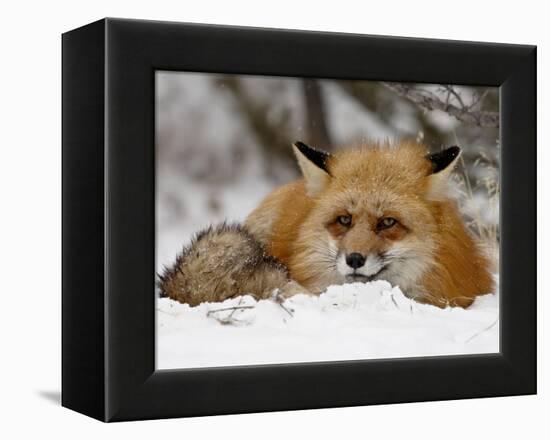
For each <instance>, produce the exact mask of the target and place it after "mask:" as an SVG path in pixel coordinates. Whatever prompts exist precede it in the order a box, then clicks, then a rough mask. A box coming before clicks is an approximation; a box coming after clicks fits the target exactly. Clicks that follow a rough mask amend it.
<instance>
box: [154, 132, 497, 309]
mask: <svg viewBox="0 0 550 440" xmlns="http://www.w3.org/2000/svg"><path fill="white" fill-rule="evenodd" d="M293 149H294V153H295V155H296V158H297V160H298V164H299V166H300V169H301V171H302V174H303V178H302V179H300V180H298V181H295V182H292V183H289V184H287V185H284V186H282V187H280V188H279V189H277V190H275V191H274V192H273V193H271V194H270V195H268V196H267V198H266V199H265V200H264V201H263V202H262V203H261V204H260V206H258V207H257V208H256V209H255V210H254V211H253V212H252V213H251V214H250V215H249V216H248V218H247V219H246V222H245V225H244V226H227V225H222V226H219V227H217V228H210V229H208V230H207V231H206V232H204V233H202V235H200V236H198V237H197V239H196V240H195V241H194V242H193V243H192V244H191V246H190V247H188V248H186V249H185V250H184V252H183V253H182V255H181V256H180V257H179V258H178V260H177V261H176V263H175V265H174V266H173V267H172V268H170V269H167V270H166V271H165V273H164V274H163V276H161V282H160V289H161V295H163V296H168V297H171V298H173V299H176V300H178V301H181V302H184V303H188V304H191V305H196V304H199V303H201V302H204V301H219V300H223V299H226V298H229V297H232V296H236V295H241V294H246V293H249V294H252V295H255V296H256V297H257V298H268V297H270V296H272V295H273V294H274V292H275V293H276V294H278V295H281V296H280V297H279V298H281V297H282V298H287V297H289V296H292V295H294V294H296V293H309V294H320V293H321V292H323V291H324V290H326V288H327V287H328V286H329V285H331V284H343V283H346V282H368V281H371V280H379V279H381V280H387V281H388V282H390V283H391V284H392V285H397V286H399V287H400V288H401V290H402V291H403V293H405V294H406V295H407V296H409V297H410V298H413V299H415V300H417V301H419V302H423V303H429V304H432V305H436V306H439V307H446V306H448V305H450V306H461V307H467V306H469V305H470V304H471V303H472V302H473V300H474V298H475V297H476V296H477V295H481V294H486V293H490V292H492V291H493V280H492V276H491V273H490V270H489V267H490V262H489V259H488V257H487V256H486V255H485V254H484V253H483V251H482V249H481V248H480V247H479V245H478V244H477V243H476V241H475V240H474V238H473V237H472V236H471V235H470V233H469V232H468V230H467V229H466V227H465V225H464V222H463V220H462V218H461V216H460V213H459V211H458V208H457V206H456V204H455V201H454V200H453V199H452V198H450V197H449V196H448V194H447V186H448V185H447V183H448V179H449V175H450V173H451V171H452V169H453V168H454V165H455V163H456V160H457V159H458V157H459V155H460V149H459V148H458V147H450V148H447V149H445V150H443V151H441V152H439V153H435V154H428V152H427V149H426V147H424V146H422V145H420V144H416V143H413V142H398V143H396V144H390V143H384V144H368V145H362V146H360V147H358V148H352V149H345V150H340V151H338V152H336V153H334V154H328V153H325V152H322V151H320V150H317V149H314V148H311V147H309V146H307V145H305V144H304V143H301V142H296V143H295V144H294V145H293Z"/></svg>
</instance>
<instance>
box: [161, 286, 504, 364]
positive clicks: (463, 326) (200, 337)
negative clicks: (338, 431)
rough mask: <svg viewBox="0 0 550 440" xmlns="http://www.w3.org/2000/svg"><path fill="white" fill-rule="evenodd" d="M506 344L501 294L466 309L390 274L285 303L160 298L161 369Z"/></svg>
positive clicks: (469, 350)
mask: <svg viewBox="0 0 550 440" xmlns="http://www.w3.org/2000/svg"><path fill="white" fill-rule="evenodd" d="M498 351H499V321H498V295H493V294H490V295H485V296H482V297H478V298H477V300H476V301H475V303H474V304H473V305H472V306H471V307H470V308H468V309H467V310H465V309H462V308H446V309H439V308H437V307H434V306H429V305H423V304H419V303H416V302H414V301H412V300H410V299H408V298H406V297H405V296H404V295H403V294H402V292H401V291H400V290H399V288H398V287H393V288H392V286H390V284H389V283H387V282H386V281H374V282H371V283H367V284H360V283H355V284H346V285H343V286H331V287H329V288H328V290H327V291H326V292H325V293H323V294H322V295H320V296H319V297H315V296H306V295H297V296H294V297H292V298H290V299H288V300H286V301H285V302H284V303H283V304H282V305H280V304H279V303H277V302H275V301H271V300H262V301H255V300H254V299H253V298H252V297H250V296H244V297H239V298H234V299H229V300H226V301H224V302H222V303H204V304H201V305H200V306H197V307H189V306H188V305H186V304H180V303H178V302H175V301H172V300H170V299H165V298H163V299H159V300H158V302H157V368H159V369H173V368H196V367H220V366H231V365H260V364H278V363H293V362H320V361H343V360H358V359H379V358H399V357H410V356H440V355H460V354H474V353H495V352H498Z"/></svg>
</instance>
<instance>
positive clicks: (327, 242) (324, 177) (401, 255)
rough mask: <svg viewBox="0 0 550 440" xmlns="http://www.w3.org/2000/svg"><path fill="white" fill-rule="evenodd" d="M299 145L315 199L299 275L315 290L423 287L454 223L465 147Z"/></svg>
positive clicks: (298, 255) (299, 249)
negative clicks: (452, 179)
mask: <svg viewBox="0 0 550 440" xmlns="http://www.w3.org/2000/svg"><path fill="white" fill-rule="evenodd" d="M293 148H294V152H295V154H296V157H297V160H298V164H299V166H300V168H301V171H302V174H303V176H304V183H305V190H306V193H307V197H308V199H309V201H310V203H311V209H310V210H309V214H308V216H307V218H306V219H305V220H304V223H303V224H302V225H301V227H300V231H299V233H298V236H297V240H296V243H295V252H294V255H293V257H292V262H291V267H292V268H293V272H294V274H295V276H296V277H297V278H298V279H299V280H300V281H301V282H302V283H304V285H308V286H309V287H310V288H312V289H313V290H315V289H316V288H317V289H320V290H322V289H323V288H325V287H326V286H327V285H330V284H341V283H344V282H353V281H358V282H364V281H370V280H375V279H385V280H387V281H389V282H390V283H392V284H394V285H399V286H400V287H401V288H402V289H404V290H408V291H409V292H414V291H416V290H418V283H419V282H420V279H421V278H422V277H423V276H424V275H425V273H426V272H427V271H429V269H430V267H431V266H433V263H434V257H435V251H436V249H438V247H439V246H440V241H441V230H442V228H448V227H452V225H449V224H442V220H441V215H442V210H445V209H455V208H454V204H453V203H452V202H451V201H450V199H448V197H447V180H448V177H449V174H450V172H451V170H452V169H453V167H454V165H455V163H456V160H457V159H458V157H459V155H460V149H459V148H458V147H450V148H447V149H445V150H443V151H441V152H439V153H435V154H428V151H427V149H426V148H425V147H424V146H422V145H418V144H416V143H409V142H401V143H398V144H396V145H390V144H375V145H368V146H363V147H360V148H356V149H348V150H341V151H338V152H336V153H334V154H328V153H325V152H322V151H319V150H317V149H314V148H311V147H309V146H307V145H305V144H303V143H301V142H297V143H295V144H294V146H293ZM449 206H450V207H451V208H449ZM457 218H459V217H457ZM459 221H460V220H459ZM443 223H444V222H443ZM420 290H422V289H420Z"/></svg>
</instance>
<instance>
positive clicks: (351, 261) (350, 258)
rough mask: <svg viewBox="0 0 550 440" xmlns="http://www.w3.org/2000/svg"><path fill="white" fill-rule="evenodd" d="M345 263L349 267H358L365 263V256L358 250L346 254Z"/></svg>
mask: <svg viewBox="0 0 550 440" xmlns="http://www.w3.org/2000/svg"><path fill="white" fill-rule="evenodd" d="M346 263H347V265H348V266H349V267H353V268H354V269H359V268H360V267H361V266H363V265H364V264H365V257H363V255H361V254H360V253H358V252H352V253H351V254H349V255H346Z"/></svg>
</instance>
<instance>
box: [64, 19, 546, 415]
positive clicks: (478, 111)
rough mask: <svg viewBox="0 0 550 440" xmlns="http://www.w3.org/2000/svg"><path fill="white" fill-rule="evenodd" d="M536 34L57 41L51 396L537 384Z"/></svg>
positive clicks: (127, 31)
mask: <svg viewBox="0 0 550 440" xmlns="http://www.w3.org/2000/svg"><path fill="white" fill-rule="evenodd" d="M535 72H536V48H535V47H534V46H520V45H509V44H494V43H472V42H457V41H443V40H422V39H409V38H398V37H391V38H389V37H375V36H366V35H351V34H333V33H320V32H301V31H289V30H275V29H255V28H239V27H226V26H210V25H196V24H180V23H164V22H148V21H136V20H122V19H105V20H101V21H98V22H95V23H92V24H90V25H87V26H84V27H82V28H79V29H76V30H73V31H70V32H68V33H66V34H64V35H63V372H62V379H63V389H62V401H63V405H64V406H66V407H68V408H71V409H74V410H76V411H79V412H82V413H84V414H87V415H89V416H92V417H95V418H97V419H99V420H103V421H120V420H135V419H144V418H163V417H181V416H198V415H209V414H228V413H242V412H252V411H274V410H288V409H304V408H322V407H335V406H352V405H366V404H376V403H394V402H413V401H425V400H442V399H462V398H473V397H489V396H506V395H518V394H531V393H535V392H536V351H535V350H536V349H535V347H536V320H535V318H536V313H535V312H536V310H535V308H536V286H535V270H536V269H535V268H536V264H535V258H536V257H535V246H536V245H535V243H536V235H535V234H536V233H535V231H536V225H535V221H536V220H535V219H536V216H535V210H536V207H535V200H536V197H535V195H536V185H535V181H536V179H535V169H536V163H535V156H536V138H535V128H536V127H535V123H536V122H535V121H536V114H535V111H536V109H535V102H536V73H535Z"/></svg>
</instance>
